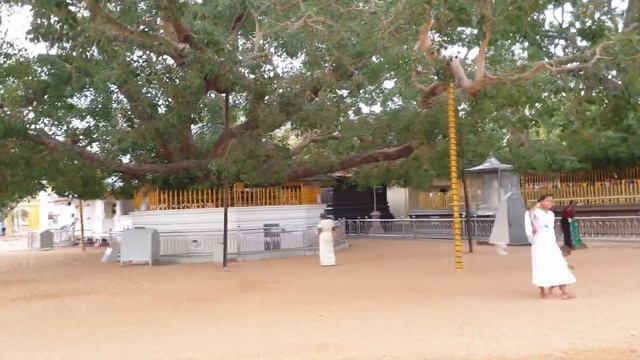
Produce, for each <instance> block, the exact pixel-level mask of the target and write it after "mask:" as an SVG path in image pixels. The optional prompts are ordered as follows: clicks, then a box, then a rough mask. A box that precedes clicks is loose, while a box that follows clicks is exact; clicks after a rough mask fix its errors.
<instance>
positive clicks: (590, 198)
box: [522, 179, 640, 206]
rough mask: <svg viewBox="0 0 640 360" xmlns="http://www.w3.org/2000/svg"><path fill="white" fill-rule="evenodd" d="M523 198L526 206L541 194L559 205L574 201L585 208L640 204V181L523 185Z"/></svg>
mask: <svg viewBox="0 0 640 360" xmlns="http://www.w3.org/2000/svg"><path fill="white" fill-rule="evenodd" d="M522 192H523V194H522V195H523V197H524V198H525V200H526V203H527V206H532V205H534V204H535V202H536V200H537V199H538V198H539V197H540V196H541V195H542V194H550V195H552V196H553V197H554V198H555V200H556V201H555V202H556V203H557V204H559V205H563V204H567V203H569V201H570V200H575V201H576V202H577V203H578V204H580V205H586V206H614V205H631V204H640V179H635V180H633V179H632V180H615V181H605V182H594V183H587V182H583V183H568V184H567V183H555V184H552V186H539V185H531V184H525V185H524V187H523V189H522Z"/></svg>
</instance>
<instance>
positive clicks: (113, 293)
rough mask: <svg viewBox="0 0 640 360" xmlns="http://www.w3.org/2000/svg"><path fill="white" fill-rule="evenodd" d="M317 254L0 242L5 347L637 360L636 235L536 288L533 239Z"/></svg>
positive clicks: (156, 353)
mask: <svg viewBox="0 0 640 360" xmlns="http://www.w3.org/2000/svg"><path fill="white" fill-rule="evenodd" d="M350 244H351V247H350V248H349V249H346V250H342V251H338V252H337V259H338V266H336V267H331V268H321V267H320V266H319V265H318V259H317V258H316V257H302V258H288V259H278V260H265V261H255V262H233V263H231V264H230V266H229V268H228V270H223V269H221V268H220V267H219V265H215V264H179V265H158V266H153V267H148V266H142V265H125V266H122V267H120V266H119V265H117V264H103V263H100V260H99V259H100V256H101V254H102V251H104V249H89V250H88V251H87V253H82V252H81V251H80V250H79V249H76V248H74V249H56V250H53V251H19V252H3V253H0V359H65V360H66V359H543V358H544V359H594V360H595V359H598V360H600V359H640V246H638V245H635V246H633V245H624V246H592V247H591V248H590V249H587V250H580V251H575V252H574V253H573V254H572V255H571V256H570V257H569V258H568V259H569V262H570V263H571V264H572V265H574V266H575V270H574V272H575V274H576V277H577V278H578V283H577V284H576V285H574V286H571V287H570V290H571V291H572V292H574V293H576V294H577V296H578V297H577V298H576V299H573V300H569V301H565V300H561V299H560V298H559V297H556V298H553V299H548V300H541V299H539V298H538V297H537V290H536V288H534V287H533V286H531V285H530V258H529V248H527V247H518V248H510V249H509V250H510V253H509V255H508V256H499V255H497V254H496V253H495V251H494V250H493V249H492V248H491V247H487V246H481V247H477V248H476V252H475V253H474V254H465V256H464V266H465V268H464V271H463V272H462V273H456V272H455V271H454V269H453V266H454V261H453V246H452V244H451V243H449V242H430V241H400V240H395V241H392V240H355V241H350Z"/></svg>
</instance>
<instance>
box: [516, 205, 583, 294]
mask: <svg viewBox="0 0 640 360" xmlns="http://www.w3.org/2000/svg"><path fill="white" fill-rule="evenodd" d="M552 207H553V197H551V196H550V195H545V196H542V197H540V199H539V200H538V204H537V206H535V207H534V208H532V209H531V210H528V211H527V212H526V213H525V219H524V224H525V232H526V234H527V239H528V240H529V242H530V243H531V271H532V278H533V279H532V280H533V285H535V286H537V287H538V288H539V289H540V296H541V297H542V298H546V297H547V292H546V291H545V288H552V287H556V286H557V287H559V288H560V291H561V293H562V298H563V299H571V298H573V297H574V296H573V295H572V294H569V293H568V292H567V285H569V284H574V283H575V282H576V278H575V276H573V274H572V273H571V270H569V266H568V265H567V261H566V260H565V258H564V256H563V255H562V250H561V249H560V247H559V246H558V243H557V241H556V233H555V215H554V213H553V211H551V208H552Z"/></svg>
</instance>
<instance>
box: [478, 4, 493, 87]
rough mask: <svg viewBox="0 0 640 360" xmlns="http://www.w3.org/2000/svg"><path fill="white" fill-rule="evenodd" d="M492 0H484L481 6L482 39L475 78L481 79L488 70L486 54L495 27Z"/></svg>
mask: <svg viewBox="0 0 640 360" xmlns="http://www.w3.org/2000/svg"><path fill="white" fill-rule="evenodd" d="M491 2H492V0H482V1H481V2H480V6H479V12H480V23H481V27H482V41H481V42H480V47H479V48H478V55H477V56H476V58H475V62H476V76H475V80H480V79H482V78H483V77H484V75H485V72H486V69H485V68H486V56H487V48H488V47H489V39H491V31H492V27H493V14H492V11H491Z"/></svg>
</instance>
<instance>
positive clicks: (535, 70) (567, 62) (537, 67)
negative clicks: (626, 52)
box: [484, 41, 615, 85]
mask: <svg viewBox="0 0 640 360" xmlns="http://www.w3.org/2000/svg"><path fill="white" fill-rule="evenodd" d="M614 44H615V42H613V41H604V42H602V43H600V44H598V45H597V46H596V47H595V48H593V49H591V50H589V51H587V52H586V53H585V54H578V55H570V56H565V57H561V58H558V59H553V60H547V61H541V62H538V63H536V64H534V65H533V67H532V68H531V69H529V70H528V71H526V72H523V73H521V74H517V75H512V76H501V77H494V78H492V79H490V80H488V81H485V84H484V85H486V84H496V83H509V82H516V81H527V80H531V79H533V78H534V77H536V76H537V75H539V74H540V73H542V72H545V71H546V72H549V73H551V74H565V73H569V72H576V71H581V70H585V69H588V68H590V67H592V66H593V65H594V64H595V63H596V62H597V61H598V60H600V59H602V58H603V56H602V51H603V50H604V49H605V48H607V47H610V46H612V45H614ZM581 58H588V59H589V61H587V62H582V63H581V62H580V60H581Z"/></svg>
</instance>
